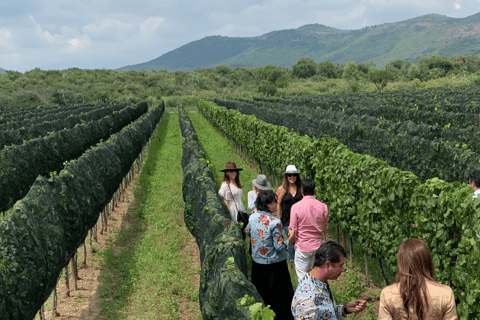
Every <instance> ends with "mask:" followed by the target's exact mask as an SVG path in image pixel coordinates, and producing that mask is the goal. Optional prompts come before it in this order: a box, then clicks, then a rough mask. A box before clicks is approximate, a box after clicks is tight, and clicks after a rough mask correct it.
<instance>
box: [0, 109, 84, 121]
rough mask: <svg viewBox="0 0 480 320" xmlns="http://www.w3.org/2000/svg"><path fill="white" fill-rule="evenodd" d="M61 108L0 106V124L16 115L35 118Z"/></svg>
mask: <svg viewBox="0 0 480 320" xmlns="http://www.w3.org/2000/svg"><path fill="white" fill-rule="evenodd" d="M71 107H74V106H71ZM77 108H78V106H77ZM61 110H64V109H63V107H59V106H36V107H31V106H28V107H0V124H3V123H7V122H10V121H12V120H13V119H15V118H17V117H25V119H28V118H35V117H37V116H39V115H42V114H43V115H45V114H49V113H52V112H59V111H61Z"/></svg>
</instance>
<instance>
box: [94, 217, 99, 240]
mask: <svg viewBox="0 0 480 320" xmlns="http://www.w3.org/2000/svg"><path fill="white" fill-rule="evenodd" d="M97 224H98V221H97V223H95V227H94V228H93V239H94V240H95V242H98V238H97Z"/></svg>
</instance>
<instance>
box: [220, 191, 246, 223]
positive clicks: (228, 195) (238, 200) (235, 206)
mask: <svg viewBox="0 0 480 320" xmlns="http://www.w3.org/2000/svg"><path fill="white" fill-rule="evenodd" d="M229 185H230V190H229V188H228V186H229ZM230 191H231V192H230ZM218 195H219V196H220V197H222V198H224V199H225V200H228V201H229V205H228V210H229V211H230V215H231V216H232V220H233V221H237V214H238V210H240V211H242V212H245V207H244V206H243V203H242V195H243V190H242V189H240V188H237V186H236V185H234V184H233V183H229V184H227V183H226V182H222V185H221V186H220V190H218ZM232 195H233V200H234V201H232Z"/></svg>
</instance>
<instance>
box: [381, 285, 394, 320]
mask: <svg viewBox="0 0 480 320" xmlns="http://www.w3.org/2000/svg"><path fill="white" fill-rule="evenodd" d="M377 320H393V316H392V314H391V313H390V311H389V310H388V306H387V303H386V300H385V289H384V290H382V293H381V294H380V307H379V308H378V318H377Z"/></svg>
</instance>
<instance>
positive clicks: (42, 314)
mask: <svg viewBox="0 0 480 320" xmlns="http://www.w3.org/2000/svg"><path fill="white" fill-rule="evenodd" d="M40 320H45V305H44V304H42V307H41V308H40Z"/></svg>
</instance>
